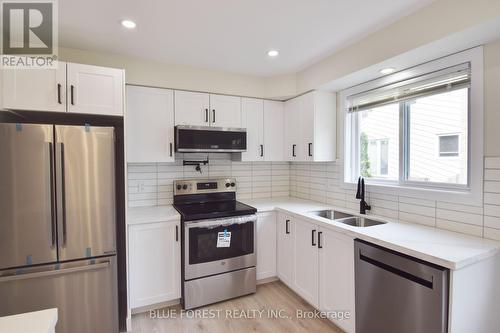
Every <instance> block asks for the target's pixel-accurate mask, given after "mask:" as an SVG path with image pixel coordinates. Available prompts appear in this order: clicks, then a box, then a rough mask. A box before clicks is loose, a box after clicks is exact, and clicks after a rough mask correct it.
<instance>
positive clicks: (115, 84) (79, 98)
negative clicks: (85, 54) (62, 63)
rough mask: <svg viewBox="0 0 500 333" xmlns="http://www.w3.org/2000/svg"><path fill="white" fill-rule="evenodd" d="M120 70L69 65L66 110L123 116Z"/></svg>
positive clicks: (122, 85)
mask: <svg viewBox="0 0 500 333" xmlns="http://www.w3.org/2000/svg"><path fill="white" fill-rule="evenodd" d="M123 73H124V72H123V70H122V69H116V68H108V67H99V66H90V65H82V64H73V63H68V82H67V93H68V111H69V112H74V113H90V114H100V115H110V116H122V115H123V90H124V75H123Z"/></svg>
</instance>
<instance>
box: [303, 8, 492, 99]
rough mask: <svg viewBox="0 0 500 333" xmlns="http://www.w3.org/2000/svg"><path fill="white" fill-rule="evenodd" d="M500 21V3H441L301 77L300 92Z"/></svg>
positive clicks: (323, 61) (380, 32) (318, 65)
mask: <svg viewBox="0 0 500 333" xmlns="http://www.w3.org/2000/svg"><path fill="white" fill-rule="evenodd" d="M498 17H500V1H498V0H438V1H436V2H434V3H432V4H431V5H429V6H427V7H424V8H423V9H421V10H420V11H418V12H416V13H414V14H412V15H409V16H407V17H405V18H403V19H401V20H400V21H398V22H396V23H394V24H392V25H390V26H388V27H387V28H385V29H382V30H379V31H377V32H375V33H373V34H372V35H370V36H368V37H367V38H365V39H363V40H361V41H360V42H358V43H355V44H353V45H351V46H349V47H347V48H345V49H343V50H341V51H339V52H336V53H335V54H333V55H331V56H329V57H327V58H326V59H324V60H322V61H319V62H318V63H316V64H313V65H311V66H309V67H308V68H306V69H304V70H302V71H300V72H299V73H297V91H298V92H304V91H308V90H311V89H314V88H316V87H320V86H322V85H324V84H326V83H328V82H330V81H333V80H336V79H339V78H341V77H343V76H345V75H347V74H350V73H353V72H356V71H359V70H361V69H364V68H366V67H369V66H371V65H374V64H377V63H379V62H382V61H384V60H386V59H389V58H392V57H396V56H398V55H400V54H402V53H404V52H407V51H411V50H413V49H415V48H417V47H420V46H424V45H426V44H429V43H431V42H434V41H437V40H439V39H442V38H444V37H446V36H448V35H451V34H453V33H457V32H460V31H463V30H465V29H467V28H470V27H473V26H476V25H478V24H480V23H482V22H484V21H487V20H490V19H493V18H498Z"/></svg>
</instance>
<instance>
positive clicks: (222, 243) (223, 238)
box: [217, 229, 231, 247]
mask: <svg viewBox="0 0 500 333" xmlns="http://www.w3.org/2000/svg"><path fill="white" fill-rule="evenodd" d="M230 245H231V232H228V231H227V229H224V231H223V232H219V233H217V247H229V246H230Z"/></svg>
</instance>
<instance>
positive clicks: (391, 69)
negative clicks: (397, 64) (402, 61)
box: [380, 67, 396, 75]
mask: <svg viewBox="0 0 500 333" xmlns="http://www.w3.org/2000/svg"><path fill="white" fill-rule="evenodd" d="M395 70H396V68H394V67H387V68H382V69H381V70H380V74H383V75H387V74H391V73H392V72H394V71H395Z"/></svg>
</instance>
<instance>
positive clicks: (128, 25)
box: [122, 20, 136, 29]
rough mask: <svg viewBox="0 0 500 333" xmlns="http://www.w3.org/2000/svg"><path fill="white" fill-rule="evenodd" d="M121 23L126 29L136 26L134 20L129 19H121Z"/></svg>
mask: <svg viewBox="0 0 500 333" xmlns="http://www.w3.org/2000/svg"><path fill="white" fill-rule="evenodd" d="M122 25H123V26H124V27H125V28H127V29H134V28H135V27H136V24H135V22H134V21H131V20H123V21H122Z"/></svg>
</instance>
